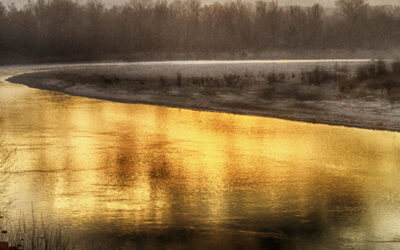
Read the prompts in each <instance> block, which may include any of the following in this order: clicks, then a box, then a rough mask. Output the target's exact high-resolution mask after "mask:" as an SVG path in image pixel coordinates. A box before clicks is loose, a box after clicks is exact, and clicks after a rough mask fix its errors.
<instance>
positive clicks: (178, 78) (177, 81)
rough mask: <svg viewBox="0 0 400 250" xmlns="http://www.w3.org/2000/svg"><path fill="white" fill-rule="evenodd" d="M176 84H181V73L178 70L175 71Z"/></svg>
mask: <svg viewBox="0 0 400 250" xmlns="http://www.w3.org/2000/svg"><path fill="white" fill-rule="evenodd" d="M176 86H178V87H180V86H182V74H181V73H180V72H178V73H176Z"/></svg>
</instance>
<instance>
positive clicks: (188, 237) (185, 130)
mask: <svg viewBox="0 0 400 250" xmlns="http://www.w3.org/2000/svg"><path fill="white" fill-rule="evenodd" d="M0 107H1V109H0V120H1V121H0V131H1V134H2V136H3V137H5V139H6V142H7V143H8V144H9V145H11V146H12V147H14V148H15V149H16V155H15V157H14V162H15V164H14V165H15V170H14V173H13V175H12V179H11V182H10V185H9V188H8V190H7V194H9V197H12V198H13V200H14V202H13V206H12V207H13V211H14V214H18V213H20V212H22V213H24V214H27V215H30V213H31V210H32V207H33V210H34V211H35V213H36V214H37V215H38V216H39V217H42V218H43V221H44V222H45V223H46V224H50V225H53V226H57V225H62V228H63V232H64V233H65V234H67V235H69V236H70V237H71V238H73V239H74V240H76V241H77V242H78V244H81V245H80V247H82V246H83V245H84V244H89V245H90V244H91V243H90V242H94V244H96V245H98V246H101V247H102V248H103V249H104V248H110V249H117V248H119V247H121V248H133V247H138V248H158V247H161V246H164V247H166V248H169V249H176V248H208V249H213V248H220V249H229V248H280V247H285V248H321V247H322V246H324V247H325V248H328V249H335V248H359V249H388V248H389V249H390V248H392V249H396V248H398V247H400V243H397V241H399V240H400V185H399V183H400V134H399V133H395V132H383V131H372V130H363V129H355V128H345V127H336V126H327V125H315V124H307V123H301V122H293V121H285V120H279V119H272V118H261V117H252V116H242V115H233V114H224V113H214V112H199V111H192V110H185V109H176V108H166V107H158V106H149V105H133V104H120V103H112V102H107V101H98V100H92V99H86V98H81V97H70V96H67V95H64V94H59V93H54V92H49V91H43V90H35V89H30V88H28V87H25V86H22V85H14V84H9V83H6V82H1V83H0ZM82 244H83V245H82ZM92 244H93V243H92Z"/></svg>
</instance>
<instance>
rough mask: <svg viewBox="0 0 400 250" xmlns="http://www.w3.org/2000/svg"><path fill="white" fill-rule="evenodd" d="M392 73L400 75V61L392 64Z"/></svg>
mask: <svg viewBox="0 0 400 250" xmlns="http://www.w3.org/2000/svg"><path fill="white" fill-rule="evenodd" d="M392 71H393V73H394V74H395V75H400V61H395V62H393V63H392Z"/></svg>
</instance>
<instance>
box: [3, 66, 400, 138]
mask: <svg viewBox="0 0 400 250" xmlns="http://www.w3.org/2000/svg"><path fill="white" fill-rule="evenodd" d="M362 64H365V62H363V61H348V62H346V63H343V62H341V63H338V62H335V61H331V62H317V63H315V62H308V63H303V64H300V63H292V64H290V63H289V64H277V63H276V64H268V65H267V64H261V63H258V64H257V63H254V64H253V63H249V64H247V65H246V64H239V63H238V64H229V63H225V64H224V63H222V64H221V63H214V64H213V63H204V64H201V63H197V64H190V63H187V62H186V63H185V62H181V64H179V63H177V62H175V63H155V64H151V63H148V64H146V63H143V64H134V65H124V66H109V65H108V66H97V67H87V68H82V69H67V70H55V71H45V72H35V73H27V74H21V75H17V76H13V77H11V78H9V79H8V81H10V82H12V83H20V84H24V85H27V86H29V87H33V88H39V89H45V90H52V91H59V92H62V93H66V94H69V95H75V96H83V97H89V98H96V99H104V100H110V101H116V102H125V103H143V104H152V105H161V106H169V107H178V108H189V109H195V110H207V111H219V112H229V113H235V114H245V115H257V116H267V117H276V118H282V119H288V120H296V121H305V122H313V123H323V124H331V125H343V126H351V127H360V128H368V129H380V130H394V131H400V109H399V108H400V104H399V102H398V100H399V99H400V91H397V87H394V88H392V89H391V90H390V91H389V90H387V89H385V88H384V87H382V88H380V87H379V86H378V87H377V86H373V85H374V84H373V82H382V81H386V80H387V79H386V78H385V79H386V80H385V79H383V78H382V77H381V78H379V79H377V78H374V79H363V80H360V81H358V82H357V79H354V75H355V74H357V72H356V71H357V69H358V68H360V66H361V65H362ZM391 78H392V77H391ZM394 80H396V79H394ZM396 81H397V80H396ZM375 85H376V84H375ZM382 86H383V85H382ZM385 86H386V85H385Z"/></svg>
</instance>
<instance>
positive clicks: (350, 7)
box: [336, 0, 369, 47]
mask: <svg viewBox="0 0 400 250" xmlns="http://www.w3.org/2000/svg"><path fill="white" fill-rule="evenodd" d="M336 6H337V7H338V9H339V11H340V13H341V14H342V16H343V18H344V23H343V26H342V28H343V31H344V32H343V35H344V36H345V39H346V44H347V45H350V47H356V46H360V45H362V42H363V41H365V32H366V29H367V28H368V27H367V13H368V7H369V5H368V3H367V2H366V1H365V0H337V1H336Z"/></svg>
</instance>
